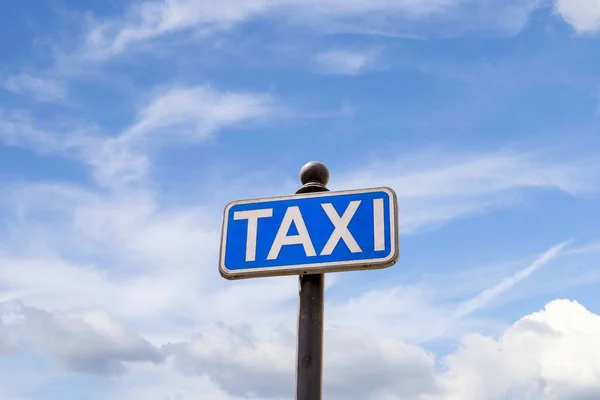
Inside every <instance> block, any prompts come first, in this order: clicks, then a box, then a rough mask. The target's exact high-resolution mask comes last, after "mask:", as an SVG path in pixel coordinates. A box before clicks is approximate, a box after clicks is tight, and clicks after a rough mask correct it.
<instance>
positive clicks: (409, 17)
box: [84, 0, 540, 60]
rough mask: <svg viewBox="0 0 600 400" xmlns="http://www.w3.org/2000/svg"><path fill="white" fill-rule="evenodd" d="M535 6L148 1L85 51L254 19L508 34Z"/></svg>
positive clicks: (529, 2)
mask: <svg viewBox="0 0 600 400" xmlns="http://www.w3.org/2000/svg"><path fill="white" fill-rule="evenodd" d="M539 3H540V0H510V1H508V2H507V1H503V2H497V3H495V2H486V4H485V6H480V5H477V4H474V3H473V2H471V1H468V0H394V1H388V0H345V1H341V0H325V1H315V0H310V1H298V0H252V1H241V0H224V1H221V2H219V3H211V2H208V1H193V0H166V1H155V0H148V1H145V2H141V3H136V4H135V5H134V6H132V7H130V8H129V10H128V11H127V12H126V13H125V15H123V16H121V17H118V18H114V19H111V20H104V21H102V22H100V23H97V24H94V25H92V26H91V27H90V30H89V31H88V32H87V35H86V37H85V43H84V52H85V54H86V55H87V57H89V58H91V59H94V60H98V59H105V58H109V57H112V56H115V55H118V54H121V53H123V52H126V51H127V50H129V49H131V48H134V47H136V46H137V47H138V48H139V47H143V45H144V44H145V43H149V42H151V41H153V40H155V39H159V38H162V37H167V36H170V35H174V34H177V33H184V32H193V33H195V34H198V33H199V34H210V33H215V32H222V31H225V30H229V29H231V28H233V27H235V26H237V25H240V24H242V23H244V22H247V21H250V20H252V19H253V18H259V17H261V18H264V17H267V18H269V17H272V18H273V20H277V21H285V22H287V23H293V24H300V25H303V26H305V27H306V26H310V27H311V28H316V29H321V30H325V31H328V30H333V31H335V30H336V29H339V28H340V27H342V26H345V25H347V26H349V27H351V28H350V29H351V30H353V31H355V32H361V31H364V32H368V33H369V34H373V32H377V31H382V29H383V31H389V30H390V28H392V30H393V28H396V27H398V26H406V28H407V29H411V28H414V27H415V26H418V25H425V24H426V23H427V22H430V21H431V20H435V21H438V22H439V21H441V22H442V24H441V25H444V22H446V26H447V22H448V21H450V22H454V23H455V24H456V25H458V26H459V27H460V28H459V29H464V27H465V26H475V27H478V28H483V29H490V28H492V29H493V27H496V26H499V28H500V29H503V30H507V31H509V32H511V33H512V32H514V31H518V30H519V29H520V28H521V27H522V26H523V25H524V24H525V23H526V22H527V19H528V15H529V13H531V11H532V10H533V9H535V8H536V7H537V6H538V5H539ZM482 21H483V22H482ZM411 23H412V25H411ZM427 26H429V27H431V25H427ZM361 27H362V28H361ZM357 28H358V29H357Z"/></svg>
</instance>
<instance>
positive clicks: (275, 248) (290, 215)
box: [267, 206, 317, 260]
mask: <svg viewBox="0 0 600 400" xmlns="http://www.w3.org/2000/svg"><path fill="white" fill-rule="evenodd" d="M292 222H293V223H294V224H295V225H296V229H297V230H298V234H297V235H291V236H288V232H289V230H290V227H291V226H292ZM290 244H301V245H302V246H303V247H304V253H306V255H307V256H308V257H313V256H316V255H317V253H316V252H315V247H314V246H313V243H312V240H311V239H310V236H309V234H308V230H307V229H306V225H305V224H304V218H302V214H301V213H300V209H299V208H298V207H297V206H292V207H288V209H287V210H286V212H285V215H284V216H283V221H281V226H280V227H279V230H278V231H277V235H276V236H275V240H274V241H273V245H272V246H271V250H270V251H269V255H268V256H267V260H276V259H277V257H279V252H280V251H281V247H282V246H286V245H290Z"/></svg>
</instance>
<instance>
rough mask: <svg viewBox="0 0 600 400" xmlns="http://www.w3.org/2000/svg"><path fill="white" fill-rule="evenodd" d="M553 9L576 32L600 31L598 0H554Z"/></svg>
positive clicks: (592, 32) (591, 32)
mask: <svg viewBox="0 0 600 400" xmlns="http://www.w3.org/2000/svg"><path fill="white" fill-rule="evenodd" d="M554 10H555V12H556V13H558V14H559V15H560V16H561V17H562V18H563V19H564V20H565V21H566V22H567V23H569V24H570V25H571V26H572V27H573V29H575V31H576V32H577V33H580V34H594V33H598V32H600V2H598V1H597V0H555V3H554Z"/></svg>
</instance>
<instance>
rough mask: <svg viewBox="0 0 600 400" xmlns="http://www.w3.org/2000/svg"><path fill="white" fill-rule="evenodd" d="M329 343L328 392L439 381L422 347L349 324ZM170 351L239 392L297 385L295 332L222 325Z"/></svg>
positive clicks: (429, 386)
mask: <svg viewBox="0 0 600 400" xmlns="http://www.w3.org/2000/svg"><path fill="white" fill-rule="evenodd" d="M325 343H326V344H325V349H324V371H325V372H324V375H325V378H324V382H325V388H324V391H325V396H326V397H327V398H330V399H339V400H342V399H371V398H373V399H376V398H377V399H378V398H392V397H390V396H395V397H397V398H416V397H417V396H418V395H420V394H422V393H426V392H429V391H432V390H433V388H434V387H435V376H434V368H435V359H434V357H433V355H431V354H429V353H427V352H425V351H424V350H423V349H421V348H420V347H417V346H413V345H409V344H406V343H404V342H402V341H400V340H397V339H393V338H385V337H372V336H370V335H368V334H366V333H365V332H363V331H361V330H356V329H349V328H333V329H329V330H327V331H326V333H325ZM167 351H168V353H169V354H171V355H173V356H174V360H175V366H176V367H177V368H178V369H180V370H181V371H183V372H185V373H194V374H198V375H206V376H208V377H209V378H210V379H211V380H212V381H214V382H215V383H217V384H218V385H219V386H220V387H221V388H223V389H225V390H226V391H227V392H229V393H231V394H233V395H236V396H241V397H245V398H248V397H251V398H254V397H256V398H288V397H290V395H291V394H292V393H293V390H294V370H295V369H294V368H295V359H294V354H295V342H294V333H293V332H286V331H283V332H281V331H279V332H270V333H267V334H266V333H265V332H261V333H260V334H256V333H255V332H253V331H252V328H251V327H250V326H246V327H239V328H232V327H227V326H222V327H221V329H219V330H216V331H212V332H205V333H203V334H201V335H199V336H198V337H197V338H196V339H195V340H194V341H191V342H189V343H184V344H177V345H173V346H170V347H168V350H167Z"/></svg>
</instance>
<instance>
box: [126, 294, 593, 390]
mask: <svg viewBox="0 0 600 400" xmlns="http://www.w3.org/2000/svg"><path fill="white" fill-rule="evenodd" d="M599 334H600V316H598V315H596V314H594V313H592V312H590V311H588V310H586V309H585V308H584V307H583V306H581V305H580V304H579V303H577V302H574V301H568V300H556V301H552V302H550V303H548V304H547V305H546V307H545V308H544V309H543V310H542V311H540V312H536V313H533V314H530V315H527V316H525V317H523V318H522V319H520V320H519V321H518V322H516V323H515V324H513V325H512V326H510V327H508V328H507V329H506V330H505V331H504V332H503V333H502V334H501V335H500V336H499V337H498V338H493V337H488V336H483V335H479V334H471V335H467V336H465V337H464V338H463V339H462V340H461V345H460V348H458V349H457V350H456V351H454V352H452V353H451V354H450V355H448V356H447V357H445V358H444V359H443V360H442V370H441V371H437V372H436V360H435V358H434V356H433V355H432V354H430V353H427V352H426V351H424V350H423V349H422V348H420V347H418V346H414V345H410V344H406V343H404V342H402V341H400V340H397V339H395V338H390V337H387V336H386V335H385V334H382V333H381V332H379V333H378V334H366V333H365V332H363V331H361V330H354V329H348V328H341V327H340V328H333V329H327V330H326V333H325V335H326V336H325V343H326V345H325V354H324V392H325V396H326V397H327V398H331V399H336V400H337V399H339V400H342V399H344V400H363V399H373V400H506V399H507V398H509V396H511V395H512V396H514V397H513V398H520V399H528V400H591V399H595V398H598V396H600V375H599V374H598V371H599V370H600V361H599V360H600V345H599V344H598V340H597V337H598V335H599ZM167 351H168V352H170V353H171V354H172V357H174V358H173V360H172V365H173V367H174V368H175V369H177V370H179V371H181V372H183V373H184V374H185V375H184V377H181V378H174V377H173V378H170V379H169V381H176V379H177V380H178V381H179V382H181V385H179V386H178V388H179V389H175V388H170V389H167V388H162V390H161V388H160V387H157V388H156V389H157V390H158V391H159V392H158V393H165V394H166V393H167V391H168V390H169V391H170V392H171V393H173V392H175V391H176V390H179V391H182V392H186V393H185V394H182V398H183V399H187V398H188V397H187V396H188V395H189V396H191V395H192V394H193V393H192V392H191V391H190V392H187V391H186V389H187V387H189V385H190V382H191V380H190V379H189V378H188V377H187V376H188V375H198V376H199V378H197V379H198V381H196V382H197V383H196V386H197V387H200V386H204V387H206V386H207V384H206V382H207V381H211V382H214V384H215V385H217V386H219V387H220V388H221V389H222V390H223V391H224V392H227V393H229V395H230V396H232V397H233V396H239V397H241V398H258V399H267V398H269V399H270V398H291V397H292V393H293V373H294V357H293V355H294V351H295V349H294V343H293V335H287V334H285V333H277V332H275V331H271V332H270V334H265V332H261V333H260V334H256V332H254V331H253V329H252V328H251V327H249V326H246V327H238V328H232V327H228V326H221V328H220V329H217V330H211V331H208V332H206V331H205V333H203V334H202V335H200V336H199V337H198V338H197V339H195V340H192V341H190V342H186V343H181V344H176V345H173V346H171V347H169V348H168V349H167ZM153 368H156V367H153ZM163 376H164V375H163ZM167 376H168V375H167ZM163 379H164V378H163ZM204 379H206V380H204ZM186 382H187V384H186ZM155 384H156V382H155ZM144 385H145V383H144ZM130 390H131V389H130ZM140 390H142V389H141V385H140ZM197 390H199V389H197ZM221 396H223V395H220V396H219V397H217V398H221ZM254 396H256V397H254ZM223 398H226V397H223Z"/></svg>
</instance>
